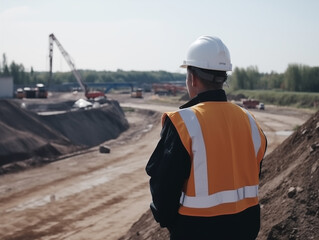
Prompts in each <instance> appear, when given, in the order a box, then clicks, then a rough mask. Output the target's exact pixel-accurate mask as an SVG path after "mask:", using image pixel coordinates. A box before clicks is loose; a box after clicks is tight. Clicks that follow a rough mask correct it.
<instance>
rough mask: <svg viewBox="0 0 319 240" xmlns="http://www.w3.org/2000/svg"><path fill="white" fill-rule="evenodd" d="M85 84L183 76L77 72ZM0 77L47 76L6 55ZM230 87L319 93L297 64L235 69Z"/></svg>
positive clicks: (56, 80)
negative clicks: (281, 69) (273, 68)
mask: <svg viewBox="0 0 319 240" xmlns="http://www.w3.org/2000/svg"><path fill="white" fill-rule="evenodd" d="M79 73H80V75H81V76H82V79H83V81H84V82H85V83H112V82H116V83H121V82H128V83H137V84H142V83H159V82H174V81H184V80H185V74H180V73H171V72H166V71H123V70H120V69H119V70H117V71H94V70H79ZM0 76H12V77H13V81H14V84H15V85H19V86H32V85H35V84H36V83H44V84H48V80H49V73H48V72H36V71H34V70H33V68H32V67H31V70H30V71H29V72H27V71H26V70H25V68H24V66H23V64H17V63H15V62H14V61H13V62H11V63H10V64H8V63H7V58H6V55H5V54H3V56H2V63H0ZM229 80H230V86H231V87H232V88H233V89H234V90H237V89H247V90H254V89H264V90H269V89H280V90H285V91H298V92H319V67H310V66H306V65H300V64H290V65H288V67H287V69H286V71H285V72H284V73H276V72H271V73H260V72H259V71H258V68H257V67H256V66H250V67H247V68H238V67H236V68H235V69H234V70H233V72H232V73H231V75H230V76H229ZM66 82H76V79H75V77H74V76H73V74H72V72H55V73H53V80H52V83H51V84H54V85H59V84H62V83H66Z"/></svg>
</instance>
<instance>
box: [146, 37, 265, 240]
mask: <svg viewBox="0 0 319 240" xmlns="http://www.w3.org/2000/svg"><path fill="white" fill-rule="evenodd" d="M181 67H183V68H187V77H186V85H187V89H188V94H189V96H190V98H191V100H190V101H188V102H187V103H186V104H184V105H183V106H181V107H180V109H179V110H178V111H175V112H167V113H164V114H163V117H162V124H163V128H162V131H161V139H160V141H159V142H158V145H157V147H156V149H155V150H154V152H153V154H152V155H151V157H150V159H149V162H148V163H147V166H146V172H147V174H148V175H149V176H150V177H151V179H150V189H151V194H152V201H153V202H152V203H151V210H152V213H153V215H154V218H155V220H156V221H157V222H159V223H160V226H161V227H166V228H167V229H168V230H169V232H170V238H171V239H174V240H176V239H181V240H187V239H194V240H205V239H245V240H247V239H255V238H256V237H257V235H258V232H259V228H260V206H259V203H258V183H259V173H260V167H261V161H262V159H263V157H264V154H265V151H266V146H267V140H266V137H265V135H264V133H263V131H262V130H261V128H260V127H259V125H258V123H257V122H256V120H255V118H254V116H253V115H252V114H251V113H250V112H248V111H247V110H245V109H243V108H241V107H239V106H237V105H236V104H233V103H230V102H227V98H226V94H225V91H224V90H223V84H224V82H225V81H226V79H227V73H226V72H227V71H231V69H232V64H231V60H230V55H229V51H228V49H227V47H226V46H225V45H224V43H223V42H222V41H221V40H220V39H219V38H217V37H210V36H202V37H199V38H198V39H197V40H196V41H195V42H193V43H192V44H191V45H190V47H189V49H188V52H187V56H186V60H185V61H184V62H183V64H182V65H181Z"/></svg>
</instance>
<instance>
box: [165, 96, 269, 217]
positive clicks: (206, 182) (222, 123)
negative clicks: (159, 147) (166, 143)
mask: <svg viewBox="0 0 319 240" xmlns="http://www.w3.org/2000/svg"><path fill="white" fill-rule="evenodd" d="M167 116H168V117H169V118H170V119H171V121H172V123H173V124H174V126H175V128H176V130H177V132H178V134H179V137H180V139H181V141H182V143H183V145H184V147H185V149H186V150H187V151H188V153H189V155H190V159H191V173H190V177H189V179H188V180H187V181H186V183H185V184H184V188H183V191H182V196H181V199H180V204H181V205H180V208H179V213H180V214H182V215H189V216H207V217H211V216H217V215H225V214H235V213H238V212H241V211H243V210H245V209H246V208H249V207H251V206H254V205H257V204H258V184H259V171H260V162H261V160H262V159H263V156H264V154H265V151H266V141H267V140H266V137H265V135H264V133H263V132H262V130H261V128H260V127H259V125H258V123H257V122H256V121H255V118H254V117H253V116H252V115H251V113H249V112H248V111H247V110H245V109H242V108H240V107H239V106H237V105H235V104H232V103H230V102H203V103H199V104H197V105H194V106H192V107H190V108H184V109H181V110H179V111H176V112H168V113H164V114H163V117H162V123H163V124H164V121H165V118H166V117H167Z"/></svg>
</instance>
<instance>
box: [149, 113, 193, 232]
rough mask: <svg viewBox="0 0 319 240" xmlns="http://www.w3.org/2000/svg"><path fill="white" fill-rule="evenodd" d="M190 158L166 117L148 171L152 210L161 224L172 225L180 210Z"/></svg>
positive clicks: (162, 225) (188, 172)
mask: <svg viewBox="0 0 319 240" xmlns="http://www.w3.org/2000/svg"><path fill="white" fill-rule="evenodd" d="M190 168H191V164H190V157H189V155H188V152H187V150H186V149H185V148H184V146H183V144H182V142H181V140H180V138H179V135H178V133H177V131H176V129H175V127H174V125H173V124H172V122H171V120H170V119H169V118H168V117H167V118H166V120H165V122H164V126H163V129H162V132H161V139H160V141H159V142H158V144H157V147H156V148H155V150H154V152H153V154H152V155H151V157H150V159H149V161H148V163H147V166H146V172H147V174H148V175H149V176H150V177H151V179H150V182H149V183H150V190H151V195H152V201H153V202H152V203H151V210H152V213H153V215H154V218H155V220H156V221H157V222H159V223H160V225H161V227H168V228H169V227H170V226H172V225H173V224H174V220H175V218H176V216H177V213H178V208H179V200H180V196H181V191H182V188H183V185H184V182H185V180H186V179H187V178H188V177H189V174H190Z"/></svg>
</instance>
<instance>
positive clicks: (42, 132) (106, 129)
mask: <svg viewBox="0 0 319 240" xmlns="http://www.w3.org/2000/svg"><path fill="white" fill-rule="evenodd" d="M20 105H21V103H20V102H17V101H14V100H0V132H1V138H0V174H1V173H5V172H11V171H12V170H18V169H20V168H25V167H29V166H30V165H38V164H41V163H45V162H48V161H54V160H55V159H56V157H58V156H61V155H64V154H69V153H73V152H76V151H79V150H83V149H86V148H89V147H92V146H96V145H98V144H100V143H103V142H105V141H107V140H109V139H114V138H116V137H118V136H119V134H120V133H121V132H123V131H125V130H126V129H128V127H129V124H128V122H127V120H126V118H125V115H124V112H123V111H122V109H121V107H120V105H119V104H118V102H117V101H112V100H107V102H106V103H104V104H103V105H101V107H99V108H92V109H89V110H84V109H79V110H77V111H71V110H70V109H68V110H67V111H65V112H63V113H60V114H55V115H54V114H53V115H38V114H36V113H35V112H32V111H29V110H27V109H26V108H21V106H20ZM62 105H65V106H69V107H70V108H71V104H70V103H66V104H62ZM59 106H61V104H60V105H59ZM40 108H41V107H40ZM45 108H46V109H47V108H49V109H50V106H49V107H48V106H45ZM51 108H52V107H51ZM54 108H56V106H54ZM55 110H56V109H55ZM60 110H61V109H60ZM64 110H65V109H64ZM17 162H18V163H19V164H18V165H19V166H17V165H16V163H17ZM12 164H14V166H12Z"/></svg>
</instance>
